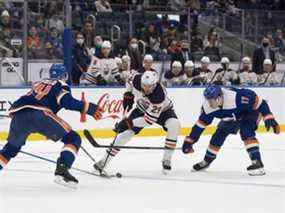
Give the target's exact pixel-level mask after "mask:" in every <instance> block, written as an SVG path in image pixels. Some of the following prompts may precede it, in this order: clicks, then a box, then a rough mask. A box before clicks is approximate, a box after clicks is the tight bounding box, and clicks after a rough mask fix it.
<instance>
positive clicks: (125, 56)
mask: <svg viewBox="0 0 285 213" xmlns="http://www.w3.org/2000/svg"><path fill="white" fill-rule="evenodd" d="M122 61H124V62H130V61H131V58H130V56H128V55H123V57H122Z"/></svg>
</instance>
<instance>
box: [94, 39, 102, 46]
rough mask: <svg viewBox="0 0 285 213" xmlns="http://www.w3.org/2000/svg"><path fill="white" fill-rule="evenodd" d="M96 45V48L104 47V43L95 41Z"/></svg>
mask: <svg viewBox="0 0 285 213" xmlns="http://www.w3.org/2000/svg"><path fill="white" fill-rule="evenodd" d="M94 43H95V46H96V47H101V46H102V43H103V41H98V40H95V41H94Z"/></svg>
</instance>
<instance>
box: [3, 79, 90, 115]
mask: <svg viewBox="0 0 285 213" xmlns="http://www.w3.org/2000/svg"><path fill="white" fill-rule="evenodd" d="M84 105H85V104H84V102H82V101H79V100H76V99H74V98H73V97H72V95H71V90H70V87H69V86H68V85H67V84H66V83H64V82H62V81H60V80H54V79H44V80H42V81H38V82H35V83H34V84H33V85H32V88H31V90H30V91H29V92H28V93H27V94H25V95H23V96H21V97H20V98H19V99H18V100H16V101H15V102H14V103H13V104H12V106H11V108H10V109H9V113H14V112H17V111H19V110H22V109H25V108H32V109H38V110H47V111H52V112H53V113H54V114H56V113H57V112H58V111H59V110H61V109H62V108H66V109H70V110H75V111H84V108H85V106H84Z"/></svg>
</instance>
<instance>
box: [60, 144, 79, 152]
mask: <svg viewBox="0 0 285 213" xmlns="http://www.w3.org/2000/svg"><path fill="white" fill-rule="evenodd" d="M62 150H63V151H64V150H70V151H71V152H73V153H74V154H77V152H78V150H77V148H76V146H74V145H73V144H66V145H64V146H63V148H62Z"/></svg>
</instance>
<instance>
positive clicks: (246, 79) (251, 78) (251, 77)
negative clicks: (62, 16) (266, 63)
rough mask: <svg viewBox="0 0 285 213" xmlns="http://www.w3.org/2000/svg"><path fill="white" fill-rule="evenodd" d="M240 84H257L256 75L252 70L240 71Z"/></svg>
mask: <svg viewBox="0 0 285 213" xmlns="http://www.w3.org/2000/svg"><path fill="white" fill-rule="evenodd" d="M239 79H240V84H241V85H244V86H246V85H255V84H257V75H256V73H254V72H242V73H240V74H239Z"/></svg>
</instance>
